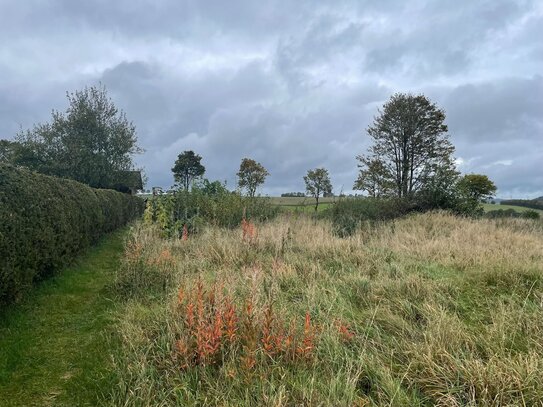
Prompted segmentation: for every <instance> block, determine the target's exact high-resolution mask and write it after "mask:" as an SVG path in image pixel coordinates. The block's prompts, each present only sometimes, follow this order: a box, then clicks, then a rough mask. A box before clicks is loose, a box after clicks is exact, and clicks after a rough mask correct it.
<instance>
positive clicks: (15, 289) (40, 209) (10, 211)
mask: <svg viewBox="0 0 543 407" xmlns="http://www.w3.org/2000/svg"><path fill="white" fill-rule="evenodd" d="M143 209H144V202H143V201H142V200H141V199H139V198H137V197H133V196H130V195H126V194H121V193H119V192H116V191H112V190H99V189H93V188H90V187H88V186H86V185H83V184H80V183H78V182H75V181H72V180H67V179H61V178H56V177H50V176H46V175H42V174H38V173H35V172H32V171H29V170H26V169H22V168H15V167H12V166H10V165H5V164H0V304H5V303H8V302H12V301H14V300H17V299H19V298H20V297H21V296H22V295H23V294H25V292H26V291H27V290H28V289H29V287H30V286H31V284H32V283H33V282H34V281H35V280H38V279H42V278H44V277H47V276H49V275H51V274H53V273H54V272H55V271H57V270H59V269H60V268H61V267H62V266H64V265H66V264H67V263H69V262H71V261H72V260H73V259H74V256H75V255H76V254H77V253H79V252H80V251H81V250H82V249H84V248H86V247H88V246H89V245H90V244H92V243H95V242H96V241H97V240H98V238H100V237H101V236H103V235H104V234H106V233H108V232H111V231H113V230H115V229H117V228H118V227H120V226H122V225H125V224H126V223H127V222H129V221H131V220H133V219H135V218H137V217H138V216H141V214H142V213H143Z"/></svg>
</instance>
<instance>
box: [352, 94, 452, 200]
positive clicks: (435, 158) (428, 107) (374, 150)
mask: <svg viewBox="0 0 543 407" xmlns="http://www.w3.org/2000/svg"><path fill="white" fill-rule="evenodd" d="M444 121H445V112H444V111H443V110H441V109H439V108H438V107H437V106H436V105H435V104H434V103H432V102H431V101H430V100H428V99H427V98H426V97H425V96H424V95H417V96H414V95H411V94H402V93H398V94H395V95H393V96H392V97H391V98H390V100H389V101H388V102H387V103H385V105H384V106H383V110H382V111H380V112H379V115H378V116H377V117H375V119H374V121H373V124H372V125H371V126H370V127H369V128H368V130H367V133H368V135H369V136H370V138H371V139H372V141H373V144H372V146H371V147H370V149H369V152H368V154H367V155H361V156H358V157H357V158H358V160H359V162H360V165H359V167H360V175H359V180H357V182H356V183H355V187H356V188H359V189H362V190H366V191H368V192H369V194H370V195H375V196H377V194H378V193H379V194H386V195H393V196H396V197H398V198H403V197H410V196H413V195H415V194H416V193H417V192H418V191H421V190H423V189H424V188H425V187H426V186H427V185H428V184H429V183H431V182H432V180H433V178H434V177H435V176H436V174H438V173H440V174H441V175H443V174H450V175H451V176H453V178H454V174H456V171H455V165H454V159H453V156H452V155H453V153H454V147H453V145H452V144H451V142H450V141H449V137H448V134H447V125H445V123H444ZM452 181H454V180H453V179H451V182H452Z"/></svg>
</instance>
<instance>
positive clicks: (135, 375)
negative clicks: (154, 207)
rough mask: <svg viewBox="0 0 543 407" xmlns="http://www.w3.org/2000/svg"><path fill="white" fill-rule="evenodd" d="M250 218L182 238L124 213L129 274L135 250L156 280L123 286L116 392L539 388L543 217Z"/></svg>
mask: <svg viewBox="0 0 543 407" xmlns="http://www.w3.org/2000/svg"><path fill="white" fill-rule="evenodd" d="M367 202H373V201H367ZM354 205H356V203H355V204H354ZM366 205H371V204H370V203H366ZM391 205H392V204H391ZM367 211H368V212H369V211H378V210H377V209H376V208H372V209H367ZM380 216H383V215H374V217H375V218H379V217H380ZM254 227H255V228H256V233H254V235H253V237H252V238H250V239H248V238H246V239H244V238H243V236H244V234H243V231H242V229H241V228H238V229H224V228H218V227H207V228H205V229H203V230H202V231H201V233H199V234H197V235H189V236H188V238H187V239H185V240H184V239H182V238H180V239H164V238H163V237H162V234H161V233H160V231H159V230H158V228H157V227H156V225H144V224H139V225H137V226H135V227H134V228H133V229H132V232H131V237H130V240H129V244H128V245H127V248H126V254H125V258H124V265H123V266H122V267H121V269H120V272H119V278H120V279H122V280H123V282H124V283H123V284H124V285H123V289H124V290H126V288H127V286H128V287H130V286H131V285H134V287H136V286H139V285H140V284H141V281H139V280H138V278H139V276H141V273H132V272H131V271H130V267H132V266H131V265H133V264H136V263H137V264H140V265H141V266H140V267H142V268H153V267H154V270H155V272H154V274H153V276H154V277H153V278H154V280H155V281H157V282H158V283H157V284H155V286H157V287H158V286H160V287H162V289H161V290H159V291H152V290H151V291H145V290H138V289H133V290H132V291H131V292H132V294H128V295H125V296H124V298H126V299H127V301H126V302H125V307H124V310H123V311H122V312H121V313H120V315H121V316H120V322H119V329H120V334H121V336H122V338H123V347H122V348H123V352H122V354H121V355H118V356H117V358H116V360H117V369H118V372H119V380H120V382H119V386H118V387H117V388H116V390H115V391H114V392H113V394H111V400H110V402H111V404H112V405H149V404H152V405H255V406H256V405H334V406H336V405H337V406H340V405H345V406H352V405H364V406H371V405H374V406H382V405H390V406H427V405H474V406H475V405H489V406H504V405H537V404H538V403H539V402H540V401H541V400H542V399H543V384H542V382H541V380H540V372H541V370H542V369H543V346H542V345H541V344H543V325H542V324H541V323H540V321H541V320H543V309H542V307H541V301H542V299H543V278H542V275H543V274H542V273H543V225H542V224H541V223H540V222H539V221H531V220H523V219H500V220H498V221H495V220H484V219H480V220H474V219H469V218H458V217H454V216H452V215H449V214H445V213H430V214H418V215H409V216H406V217H403V218H401V219H396V220H391V221H389V222H380V223H376V224H364V227H362V228H359V229H357V231H356V233H354V234H353V235H352V236H350V237H348V238H340V237H334V234H333V225H332V224H330V223H329V222H328V221H326V220H318V221H315V219H312V218H310V217H307V216H299V217H297V216H293V215H288V216H287V214H285V216H283V217H280V218H278V219H276V220H273V221H271V222H267V223H264V224H259V223H256V224H255V225H254ZM157 264H164V266H160V267H156V265H157ZM129 291H130V290H129ZM129 291H124V292H125V294H126V293H128V292H129ZM249 321H251V322H249ZM306 328H307V329H306ZM289 332H291V333H292V334H291V336H292V338H293V341H294V342H296V343H297V345H296V346H294V345H291V342H289V346H290V348H289V347H288V346H287V347H285V343H286V340H287V339H286V338H288V337H289V336H290V334H289ZM294 338H295V339H294ZM231 340H232V342H231ZM304 342H305V343H307V344H309V345H310V346H309V345H308V346H307V348H306V349H307V354H306V355H305V356H304V357H301V355H300V354H299V353H298V354H297V353H296V352H297V351H296V350H295V349H298V348H302V349H303V348H304V345H303V344H304ZM287 348H288V349H291V351H290V353H289V352H287V353H285V349H287ZM298 352H299V351H298Z"/></svg>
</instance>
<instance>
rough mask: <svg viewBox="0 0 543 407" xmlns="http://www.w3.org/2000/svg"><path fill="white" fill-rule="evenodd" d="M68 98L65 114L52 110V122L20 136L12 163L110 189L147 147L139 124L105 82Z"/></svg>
mask: <svg viewBox="0 0 543 407" xmlns="http://www.w3.org/2000/svg"><path fill="white" fill-rule="evenodd" d="M66 96H67V99H68V103H69V106H68V109H67V110H66V112H64V113H62V112H58V111H53V113H52V120H51V122H49V123H43V124H37V125H35V126H34V128H32V129H30V130H27V131H23V132H21V133H19V134H18V135H17V142H18V143H19V144H18V149H17V150H18V151H17V153H16V154H15V157H13V163H14V164H17V165H22V166H26V167H29V168H31V169H33V170H35V171H38V172H42V173H45V174H49V175H55V176H59V177H64V178H71V179H75V180H77V181H80V182H83V183H85V184H88V185H90V186H92V187H96V188H111V187H112V186H113V185H114V184H115V183H116V182H118V179H117V178H118V174H120V173H123V172H124V171H129V170H132V169H133V167H134V163H133V159H132V157H133V155H134V154H136V153H140V152H141V151H142V150H141V149H140V148H139V147H138V146H137V137H136V129H135V126H134V125H133V124H132V122H130V121H128V119H127V118H126V115H125V113H124V112H123V111H121V110H119V109H118V108H117V107H116V106H115V105H114V103H113V102H112V100H111V99H110V98H109V97H108V95H107V91H106V89H105V87H104V86H102V85H99V86H92V87H86V88H84V89H83V90H81V91H76V92H74V93H67V94H66Z"/></svg>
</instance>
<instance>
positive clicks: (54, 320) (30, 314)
mask: <svg viewBox="0 0 543 407" xmlns="http://www.w3.org/2000/svg"><path fill="white" fill-rule="evenodd" d="M124 233H125V232H124V231H118V232H115V233H113V234H111V235H109V236H107V237H105V238H104V239H102V240H101V241H100V242H99V244H98V245H97V246H95V247H93V248H91V249H89V250H88V252H87V253H85V254H84V255H82V256H81V257H80V259H79V260H78V261H77V263H76V264H74V265H73V266H71V267H69V268H67V269H66V270H64V271H62V272H60V273H59V274H58V275H56V276H55V277H53V278H51V279H49V280H47V281H44V282H42V283H40V284H38V286H36V287H35V288H34V289H33V290H32V292H30V293H29V295H28V298H26V299H25V300H24V301H23V302H22V303H20V304H17V305H14V306H11V307H10V308H9V309H7V310H2V311H1V312H0V404H1V405H2V406H49V405H54V406H85V405H96V404H97V403H98V402H99V401H100V398H101V396H102V395H103V394H107V393H108V392H109V390H110V389H111V386H114V384H115V373H114V369H113V366H112V360H111V356H110V355H111V353H112V350H113V349H112V348H114V347H115V346H118V342H116V340H115V339H114V338H115V336H114V330H113V329H114V311H115V309H116V303H115V302H114V301H113V300H112V295H111V292H110V289H109V286H110V284H111V282H112V281H113V278H114V275H115V269H116V268H117V266H118V263H119V259H120V256H121V254H122V249H123V236H124Z"/></svg>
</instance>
